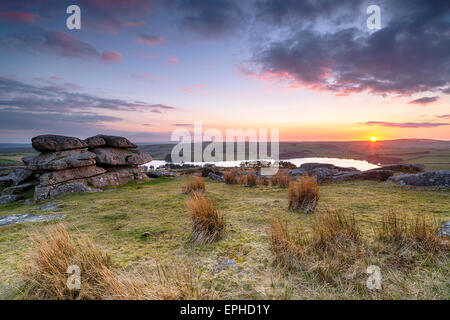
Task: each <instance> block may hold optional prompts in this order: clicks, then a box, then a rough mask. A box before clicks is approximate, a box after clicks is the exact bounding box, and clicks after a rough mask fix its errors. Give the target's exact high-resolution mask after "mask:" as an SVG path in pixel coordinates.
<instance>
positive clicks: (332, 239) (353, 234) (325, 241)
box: [312, 208, 362, 253]
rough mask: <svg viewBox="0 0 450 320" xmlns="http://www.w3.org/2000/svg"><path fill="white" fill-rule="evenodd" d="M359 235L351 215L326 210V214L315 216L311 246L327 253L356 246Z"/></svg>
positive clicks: (359, 240)
mask: <svg viewBox="0 0 450 320" xmlns="http://www.w3.org/2000/svg"><path fill="white" fill-rule="evenodd" d="M361 241H362V240H361V233H360V230H359V227H358V225H357V224H356V220H355V217H354V216H353V215H349V214H344V213H342V212H340V211H338V210H336V209H330V208H327V209H326V213H320V214H317V215H316V216H315V220H314V222H313V225H312V245H313V247H314V248H316V249H318V250H321V251H325V252H328V253H336V252H337V250H342V249H344V248H349V247H353V246H357V245H358V244H359V243H361Z"/></svg>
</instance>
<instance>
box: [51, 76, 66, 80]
mask: <svg viewBox="0 0 450 320" xmlns="http://www.w3.org/2000/svg"><path fill="white" fill-rule="evenodd" d="M50 79H51V80H57V81H61V80H63V78H61V77H57V76H51V77H50Z"/></svg>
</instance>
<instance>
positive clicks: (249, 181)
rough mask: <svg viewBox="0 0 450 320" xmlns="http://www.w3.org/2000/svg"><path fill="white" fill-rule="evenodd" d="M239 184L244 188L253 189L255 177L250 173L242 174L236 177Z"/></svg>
mask: <svg viewBox="0 0 450 320" xmlns="http://www.w3.org/2000/svg"><path fill="white" fill-rule="evenodd" d="M238 180H239V184H242V185H244V186H246V187H255V186H256V177H255V176H254V175H253V174H251V173H243V174H240V175H239V177H238Z"/></svg>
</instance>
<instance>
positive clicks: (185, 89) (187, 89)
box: [183, 87, 192, 92]
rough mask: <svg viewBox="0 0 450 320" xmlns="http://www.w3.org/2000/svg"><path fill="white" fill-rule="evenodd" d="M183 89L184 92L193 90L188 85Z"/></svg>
mask: <svg viewBox="0 0 450 320" xmlns="http://www.w3.org/2000/svg"><path fill="white" fill-rule="evenodd" d="M183 91H184V92H191V91H192V90H191V88H189V87H186V88H184V89H183Z"/></svg>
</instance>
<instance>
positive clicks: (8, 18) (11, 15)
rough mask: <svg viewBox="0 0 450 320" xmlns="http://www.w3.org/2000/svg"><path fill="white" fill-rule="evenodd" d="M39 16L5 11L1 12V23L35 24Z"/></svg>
mask: <svg viewBox="0 0 450 320" xmlns="http://www.w3.org/2000/svg"><path fill="white" fill-rule="evenodd" d="M38 17H39V16H38V15H37V14H34V13H29V12H24V11H3V12H0V21H4V22H25V23H34V22H35V21H36V19H37V18H38Z"/></svg>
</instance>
